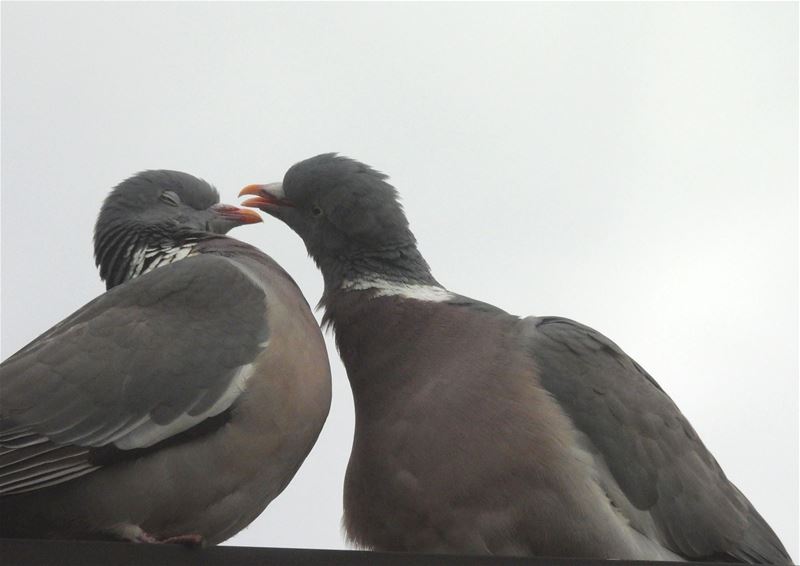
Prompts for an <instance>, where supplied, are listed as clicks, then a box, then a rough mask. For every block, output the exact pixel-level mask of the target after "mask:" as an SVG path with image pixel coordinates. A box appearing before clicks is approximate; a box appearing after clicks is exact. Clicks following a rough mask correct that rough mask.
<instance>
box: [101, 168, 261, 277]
mask: <svg viewBox="0 0 800 566" xmlns="http://www.w3.org/2000/svg"><path fill="white" fill-rule="evenodd" d="M254 222H261V217H260V216H259V214H258V213H256V212H254V211H252V210H248V209H245V208H239V207H236V206H232V205H226V204H220V202H219V194H218V193H217V191H216V189H215V188H214V187H212V186H211V185H210V184H208V183H207V182H205V181H203V180H202V179H198V178H197V177H194V176H192V175H188V174H187V173H182V172H180V171H168V170H156V171H143V172H141V173H138V174H136V175H134V176H132V177H130V178H128V179H126V180H125V181H123V182H121V183H120V184H119V185H117V186H116V187H114V189H112V191H111V193H110V194H109V195H108V197H106V199H105V201H104V202H103V206H102V208H101V209H100V214H99V215H98V218H97V223H96V224H95V231H94V249H95V261H96V263H97V265H98V266H99V267H100V276H101V277H102V278H103V279H104V280H106V282H107V283H108V285H109V286H113V285H115V284H118V283H120V282H121V281H122V280H124V279H125V273H127V271H126V263H127V262H128V261H130V256H131V255H132V254H133V253H134V252H135V251H136V250H137V249H146V248H148V247H166V248H168V247H170V246H178V245H180V244H181V241H182V240H185V239H186V238H188V237H195V238H196V237H197V236H198V235H201V234H203V233H215V234H225V233H226V232H228V231H229V230H230V229H231V228H234V227H236V226H240V225H242V224H252V223H254Z"/></svg>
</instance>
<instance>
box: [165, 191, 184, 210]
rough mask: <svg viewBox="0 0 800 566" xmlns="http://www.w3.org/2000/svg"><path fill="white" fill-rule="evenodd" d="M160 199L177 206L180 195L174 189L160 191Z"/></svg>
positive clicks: (179, 201)
mask: <svg viewBox="0 0 800 566" xmlns="http://www.w3.org/2000/svg"><path fill="white" fill-rule="evenodd" d="M161 200H162V201H163V202H165V203H167V204H169V205H171V206H178V205H179V204H180V203H181V197H179V196H178V194H177V193H176V192H174V191H164V192H163V193H161Z"/></svg>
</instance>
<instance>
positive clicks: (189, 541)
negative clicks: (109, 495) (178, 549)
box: [113, 525, 205, 547]
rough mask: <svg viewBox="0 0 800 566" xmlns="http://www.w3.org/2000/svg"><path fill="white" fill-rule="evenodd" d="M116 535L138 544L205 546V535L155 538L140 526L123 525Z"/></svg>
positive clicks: (192, 534)
mask: <svg viewBox="0 0 800 566" xmlns="http://www.w3.org/2000/svg"><path fill="white" fill-rule="evenodd" d="M113 532H114V534H115V535H116V536H118V537H119V538H121V539H123V540H127V541H130V542H135V543H138V544H182V545H183V546H188V547H196V546H203V545H204V544H205V539H204V538H203V535H198V534H194V533H191V534H186V535H176V536H173V537H164V538H158V537H154V536H153V535H151V534H150V533H148V532H147V531H145V530H144V529H142V528H141V527H139V526H138V525H121V526H120V527H117V528H116V529H114V531H113Z"/></svg>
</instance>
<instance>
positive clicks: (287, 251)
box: [1, 2, 800, 561]
mask: <svg viewBox="0 0 800 566" xmlns="http://www.w3.org/2000/svg"><path fill="white" fill-rule="evenodd" d="M797 16H798V6H797V4H796V3H758V4H747V3H735V4H722V3H710V4H709V3H703V4H691V5H689V4H678V3H669V4H662V3H647V4H637V3H623V4H613V5H609V4H600V3H591V4H560V3H559V4H550V3H549V4H494V5H489V4H456V3H452V4H437V5H431V4H335V3H326V4H255V3H250V4H228V3H208V4H191V3H183V4H167V3H158V4H156V3H151V4H145V3H125V4H121V3H113V4H100V3H91V4H29V3H25V4H20V3H9V2H3V4H2V295H1V297H2V355H3V358H5V357H7V356H9V355H11V354H12V353H14V352H15V351H16V350H18V349H19V348H20V347H22V346H23V345H24V344H26V343H27V342H28V341H30V340H31V339H33V338H35V337H36V336H37V335H38V334H40V333H41V332H43V331H44V330H46V329H47V328H49V327H50V326H52V325H53V324H55V323H56V322H58V321H59V320H61V319H62V318H64V317H65V316H67V315H68V314H70V313H71V312H73V311H74V310H75V309H77V308H79V307H80V306H82V305H83V304H84V303H86V302H88V301H89V300H90V299H92V298H93V297H95V296H96V295H98V294H100V293H102V292H103V285H102V284H101V282H100V280H99V278H98V276H97V272H96V270H95V268H94V265H93V261H92V245H91V235H92V227H93V224H94V220H95V216H96V214H97V211H98V209H99V206H100V204H101V202H102V199H103V198H104V197H105V195H106V193H107V192H108V190H109V189H110V188H111V187H112V186H113V185H115V184H116V183H118V182H119V181H120V180H122V179H123V178H125V177H126V176H128V175H130V174H132V173H134V172H136V171H139V170H142V169H154V168H170V169H179V170H183V171H187V172H189V173H192V174H195V175H198V176H201V177H203V178H205V179H206V180H208V181H210V182H212V183H213V184H215V185H216V186H217V187H218V188H219V190H220V193H221V194H222V198H223V201H228V202H236V194H237V193H238V190H239V189H240V188H241V187H242V186H244V185H246V184H249V183H254V182H269V181H276V180H280V179H281V178H282V177H283V173H284V172H285V170H286V169H287V168H288V167H289V166H290V165H292V164H293V163H295V162H296V161H299V160H301V159H304V158H306V157H309V156H312V155H315V154H318V153H322V152H328V151H339V152H342V153H344V154H346V155H349V156H351V157H354V158H357V159H360V160H362V161H365V162H367V163H369V164H371V165H373V166H375V167H376V168H378V169H380V170H382V171H384V172H386V173H387V174H389V175H390V176H391V178H392V180H393V183H394V184H395V186H397V188H398V189H399V191H400V193H401V195H402V197H403V203H404V205H405V208H406V211H407V213H408V216H409V218H410V221H411V225H412V228H413V229H414V231H415V233H416V235H417V237H418V239H419V242H420V249H421V250H422V252H423V254H424V255H425V256H426V258H427V259H428V261H429V263H430V264H431V266H432V268H433V271H434V275H435V276H436V277H437V278H438V279H439V281H440V282H442V283H443V284H444V285H445V286H447V287H449V288H450V289H452V290H454V291H457V292H459V293H462V294H465V295H468V296H472V297H475V298H479V299H482V300H484V301H487V302H491V303H494V304H496V305H498V306H500V307H502V308H504V309H507V310H509V311H510V312H513V313H516V314H519V315H528V314H540V315H561V316H567V317H570V318H574V319H576V320H578V321H581V322H583V323H585V324H588V325H590V326H592V327H594V328H596V329H598V330H600V331H601V332H603V333H605V334H606V335H608V336H609V337H610V338H612V339H613V340H614V341H616V342H617V343H618V344H619V345H620V346H621V347H622V348H623V349H624V350H625V351H626V352H627V353H628V354H630V355H631V356H633V357H634V358H635V359H636V360H637V361H638V362H639V363H641V364H642V365H643V366H644V367H645V368H646V369H648V370H649V372H650V373H652V374H653V376H654V377H655V378H656V379H657V380H658V381H659V382H660V383H661V385H662V386H663V387H664V389H665V390H666V391H667V392H668V393H669V394H670V395H671V396H672V398H673V399H674V400H675V402H676V403H677V404H678V406H679V407H680V408H681V409H682V411H683V412H684V414H685V415H686V416H687V417H688V418H689V420H690V421H691V422H692V424H693V425H694V427H695V428H696V429H697V431H698V432H699V434H700V436H701V437H702V438H703V440H704V441H705V443H706V445H707V446H708V448H709V449H710V450H711V451H712V453H714V455H715V456H716V458H717V459H718V460H719V462H720V464H721V465H722V467H723V469H724V470H725V471H726V473H727V474H728V476H729V478H730V479H731V480H732V481H733V482H735V483H736V485H737V486H738V487H739V488H740V489H741V490H742V491H743V492H744V493H745V494H746V495H747V497H748V498H749V499H750V500H751V501H752V502H753V504H754V505H755V506H756V508H757V509H758V510H759V511H760V512H761V514H762V515H764V517H765V518H766V519H767V521H768V522H769V523H770V524H771V525H772V526H773V528H774V529H775V531H776V532H777V533H778V534H779V536H780V537H781V539H782V540H783V542H784V543H785V544H786V546H787V548H788V549H789V551H790V553H791V554H792V556H793V558H794V559H795V561H796V560H798V559H800V554H799V553H798V412H799V411H798V195H797V182H798V178H797V171H798V168H797V166H798V164H797V159H798V157H797V152H798V143H797V139H798V138H797V135H798V126H797V125H798V103H797V100H798V86H797V84H798V83H797V79H798V24H797V22H798V17H797ZM232 235H233V236H235V237H238V238H241V239H243V240H245V241H247V242H250V243H252V244H255V245H257V246H259V247H260V248H262V249H263V250H265V251H266V252H267V253H269V254H271V255H272V256H273V257H274V258H275V259H276V260H277V261H278V262H280V263H281V264H282V265H283V266H284V267H285V268H286V269H287V270H288V271H289V272H290V273H291V274H292V275H293V276H294V277H295V279H296V280H297V282H298V284H299V285H300V287H301V288H302V289H303V291H304V293H305V295H306V297H307V298H308V300H309V302H310V303H312V304H315V303H316V301H317V300H318V299H319V296H320V293H321V289H322V279H321V276H320V275H319V273H318V272H317V270H316V269H315V267H314V265H313V263H312V262H311V260H309V259H308V258H307V257H306V253H305V250H304V248H303V246H302V243H301V242H300V240H299V238H297V237H296V236H295V235H294V234H293V233H291V232H290V231H289V229H288V228H286V227H285V226H284V225H282V224H280V223H279V222H277V221H275V220H273V219H270V218H267V219H266V220H265V223H264V224H263V225H256V226H246V227H242V228H239V229H237V230H236V231H234V232H232ZM318 315H321V313H318ZM327 339H328V346H329V353H330V355H331V360H332V364H333V380H334V398H333V406H332V409H331V414H330V417H329V419H328V422H327V424H326V426H325V429H324V431H323V433H322V435H321V437H320V439H319V441H318V443H317V445H316V447H315V448H314V450H313V452H312V453H311V455H310V456H309V458H308V460H307V461H306V463H305V465H304V466H303V468H302V469H301V470H300V472H299V473H298V474H297V476H296V478H295V480H294V481H293V483H292V484H291V485H290V486H289V487H288V488H287V489H286V491H285V492H284V493H283V494H282V495H281V496H280V497H279V498H278V499H277V500H275V501H274V502H273V503H272V505H271V506H270V507H269V508H268V509H267V510H266V511H265V512H264V513H263V514H262V516H261V517H260V518H259V519H258V520H257V521H256V522H255V523H253V525H252V526H251V527H250V528H249V529H247V530H245V531H244V532H242V533H241V534H240V535H238V536H237V537H235V538H234V539H232V541H231V543H233V544H246V545H257V546H296V547H326V548H343V547H344V541H343V539H342V536H341V534H340V527H339V525H340V517H341V512H342V508H341V489H342V479H343V476H344V470H345V466H346V463H347V458H348V454H349V450H350V445H351V441H352V426H353V407H352V399H351V396H350V391H349V385H348V383H347V379H346V376H345V373H344V370H343V368H342V366H341V363H340V362H339V359H338V356H337V354H336V351H335V349H334V346H333V341H332V340H331V337H330V336H328V337H327Z"/></svg>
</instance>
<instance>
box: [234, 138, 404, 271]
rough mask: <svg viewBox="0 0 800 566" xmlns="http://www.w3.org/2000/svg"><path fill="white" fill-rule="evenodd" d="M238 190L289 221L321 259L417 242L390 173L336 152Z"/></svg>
mask: <svg viewBox="0 0 800 566" xmlns="http://www.w3.org/2000/svg"><path fill="white" fill-rule="evenodd" d="M239 196H250V197H251V198H250V199H248V200H246V201H245V202H243V203H242V204H244V205H245V206H251V207H255V208H258V209H260V210H262V211H264V212H266V213H267V214H270V215H272V216H274V217H276V218H278V219H280V220H282V221H283V222H285V223H286V224H287V225H288V226H289V227H290V228H291V229H292V230H294V231H295V232H296V233H297V234H298V235H299V236H300V237H301V238H302V239H303V241H304V242H305V244H306V248H307V249H308V252H309V254H310V255H311V256H312V257H313V258H314V259H315V260H317V262H318V263H320V261H321V260H324V259H326V258H329V257H355V256H358V255H360V254H364V253H367V254H369V253H371V252H375V251H380V250H390V249H392V248H396V247H404V246H408V245H412V246H413V245H414V244H415V243H416V242H415V239H414V235H413V234H412V233H411V230H409V227H408V221H407V220H406V216H405V214H404V212H403V208H402V206H401V205H400V202H399V201H398V198H397V191H396V190H395V188H394V187H393V186H392V185H390V184H389V183H388V182H387V176H386V175H384V174H383V173H380V172H378V171H376V170H375V169H373V168H371V167H370V166H368V165H365V164H364V163H360V162H358V161H355V160H353V159H349V158H347V157H343V156H339V155H337V154H335V153H325V154H322V155H317V156H316V157H312V158H310V159H306V160H305V161H301V162H299V163H297V164H296V165H294V166H292V167H291V168H290V169H289V170H288V171H287V172H286V175H285V176H284V178H283V182H282V183H270V184H266V185H249V186H247V187H245V188H244V189H242V191H241V193H239Z"/></svg>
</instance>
